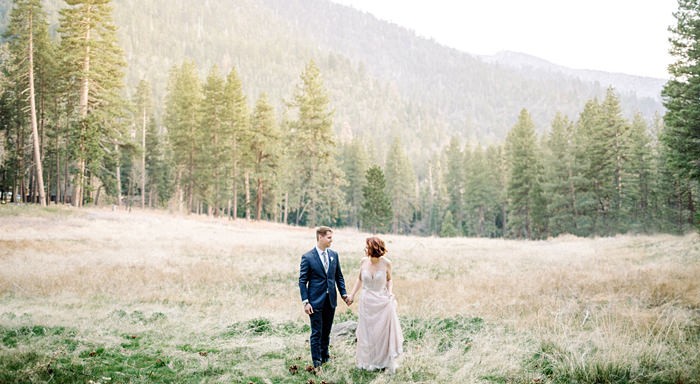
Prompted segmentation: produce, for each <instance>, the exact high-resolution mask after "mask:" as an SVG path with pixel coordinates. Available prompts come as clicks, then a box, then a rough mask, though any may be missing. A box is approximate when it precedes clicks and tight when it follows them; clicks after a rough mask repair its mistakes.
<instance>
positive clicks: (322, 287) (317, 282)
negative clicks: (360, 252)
mask: <svg viewBox="0 0 700 384" xmlns="http://www.w3.org/2000/svg"><path fill="white" fill-rule="evenodd" d="M327 251H328V262H329V264H330V265H329V267H328V273H326V271H324V270H323V263H321V258H320V257H319V254H318V252H317V251H316V247H314V248H313V249H312V250H310V251H309V252H306V253H305V254H304V255H303V256H301V265H300V266H299V291H300V293H301V300H302V301H304V300H309V303H311V307H312V308H314V309H317V308H323V302H324V301H325V300H326V297H328V298H329V299H330V302H331V306H332V307H333V308H335V307H336V305H337V302H338V299H337V293H336V290H335V288H336V286H337V287H338V291H340V295H341V296H345V295H347V293H346V291H345V279H344V278H343V271H341V269H340V259H338V252H335V251H333V250H331V249H327Z"/></svg>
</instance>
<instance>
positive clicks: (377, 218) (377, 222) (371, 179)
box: [360, 165, 392, 233]
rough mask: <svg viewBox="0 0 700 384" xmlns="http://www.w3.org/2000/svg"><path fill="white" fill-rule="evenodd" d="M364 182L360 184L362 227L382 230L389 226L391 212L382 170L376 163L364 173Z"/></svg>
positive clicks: (373, 230)
mask: <svg viewBox="0 0 700 384" xmlns="http://www.w3.org/2000/svg"><path fill="white" fill-rule="evenodd" d="M365 178H366V183H365V185H363V186H362V198H363V200H362V209H361V211H360V217H361V218H362V228H364V229H367V230H369V231H370V232H372V233H376V232H383V231H385V230H386V229H388V228H389V224H390V223H391V218H392V212H391V202H390V201H389V196H388V195H387V194H386V180H385V179H384V172H382V169H381V168H379V166H377V165H373V166H371V167H370V168H369V169H367V172H366V173H365Z"/></svg>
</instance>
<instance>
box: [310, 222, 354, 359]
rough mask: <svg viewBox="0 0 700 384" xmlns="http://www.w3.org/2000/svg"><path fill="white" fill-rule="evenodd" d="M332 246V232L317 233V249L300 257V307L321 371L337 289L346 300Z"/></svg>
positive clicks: (313, 356)
mask: <svg viewBox="0 0 700 384" xmlns="http://www.w3.org/2000/svg"><path fill="white" fill-rule="evenodd" d="M332 242H333V230H332V229H330V228H329V227H319V228H318V229H316V246H315V247H314V248H313V249H312V250H310V251H308V252H306V253H305V254H304V255H303V256H302V257H301V265H300V267H299V291H300V292H301V303H302V304H303V305H304V312H306V314H307V315H309V318H310V319H311V338H310V339H309V344H311V359H312V360H313V363H314V368H318V367H320V366H321V364H323V363H325V362H327V361H328V359H329V358H330V356H329V351H328V344H329V342H330V334H331V327H332V326H333V315H334V314H335V307H336V304H337V295H336V290H335V288H336V286H337V287H338V290H339V291H340V295H341V296H342V297H343V300H346V298H347V292H346V291H345V279H343V272H342V271H341V270H340V260H339V259H338V253H337V252H335V251H333V250H331V249H330V248H329V247H330V246H331V243H332ZM346 304H347V301H346Z"/></svg>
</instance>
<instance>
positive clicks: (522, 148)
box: [506, 109, 546, 239]
mask: <svg viewBox="0 0 700 384" xmlns="http://www.w3.org/2000/svg"><path fill="white" fill-rule="evenodd" d="M506 150H507V153H508V159H509V164H510V179H509V183H508V208H509V210H508V211H509V212H508V220H509V222H510V224H509V230H510V235H511V236H513V237H515V238H526V239H537V238H541V237H542V236H544V235H545V234H546V223H545V218H546V212H545V210H546V206H545V203H544V196H543V191H542V186H541V185H542V181H541V177H542V169H541V165H540V159H539V157H538V149H537V142H536V138H535V126H534V123H533V122H532V119H531V117H530V114H529V113H528V112H527V110H525V109H523V110H522V111H521V112H520V116H519V117H518V122H517V124H516V125H515V126H514V127H513V129H512V130H511V131H510V132H509V133H508V137H507V139H506Z"/></svg>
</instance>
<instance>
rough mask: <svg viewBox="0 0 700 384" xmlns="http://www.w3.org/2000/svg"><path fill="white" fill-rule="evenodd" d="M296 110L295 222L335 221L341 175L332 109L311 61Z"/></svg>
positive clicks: (340, 197)
mask: <svg viewBox="0 0 700 384" xmlns="http://www.w3.org/2000/svg"><path fill="white" fill-rule="evenodd" d="M291 106H292V107H294V108H296V109H297V110H298V117H297V120H295V121H292V122H291V130H292V131H291V133H292V141H293V142H292V143H291V145H292V148H291V151H292V156H293V158H294V159H296V160H297V163H296V164H295V165H296V169H295V170H294V171H293V174H294V175H296V178H295V179H294V180H293V184H292V185H289V186H288V188H289V191H288V192H289V193H290V194H292V195H293V197H292V198H291V199H290V200H293V202H290V205H291V208H292V209H293V210H294V211H295V212H294V213H295V215H296V223H297V224H302V223H304V224H306V225H311V226H316V225H319V224H334V223H335V222H336V220H337V219H338V218H339V216H340V212H341V211H342V210H343V208H344V207H343V204H344V201H345V198H344V197H343V194H342V191H341V189H340V188H341V187H342V185H343V184H344V178H343V177H344V175H343V174H342V171H341V170H340V168H339V167H338V166H337V164H336V159H335V156H334V153H335V141H334V139H333V130H332V127H333V119H332V115H333V111H331V110H330V106H329V100H328V96H327V94H326V90H325V89H324V87H323V83H322V80H321V73H320V71H319V70H318V67H317V66H316V64H315V63H314V62H313V61H311V62H309V64H308V65H307V66H306V68H305V69H304V72H303V73H302V74H301V83H300V84H299V86H298V88H297V90H296V93H295V95H294V101H293V103H292V105H291Z"/></svg>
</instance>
